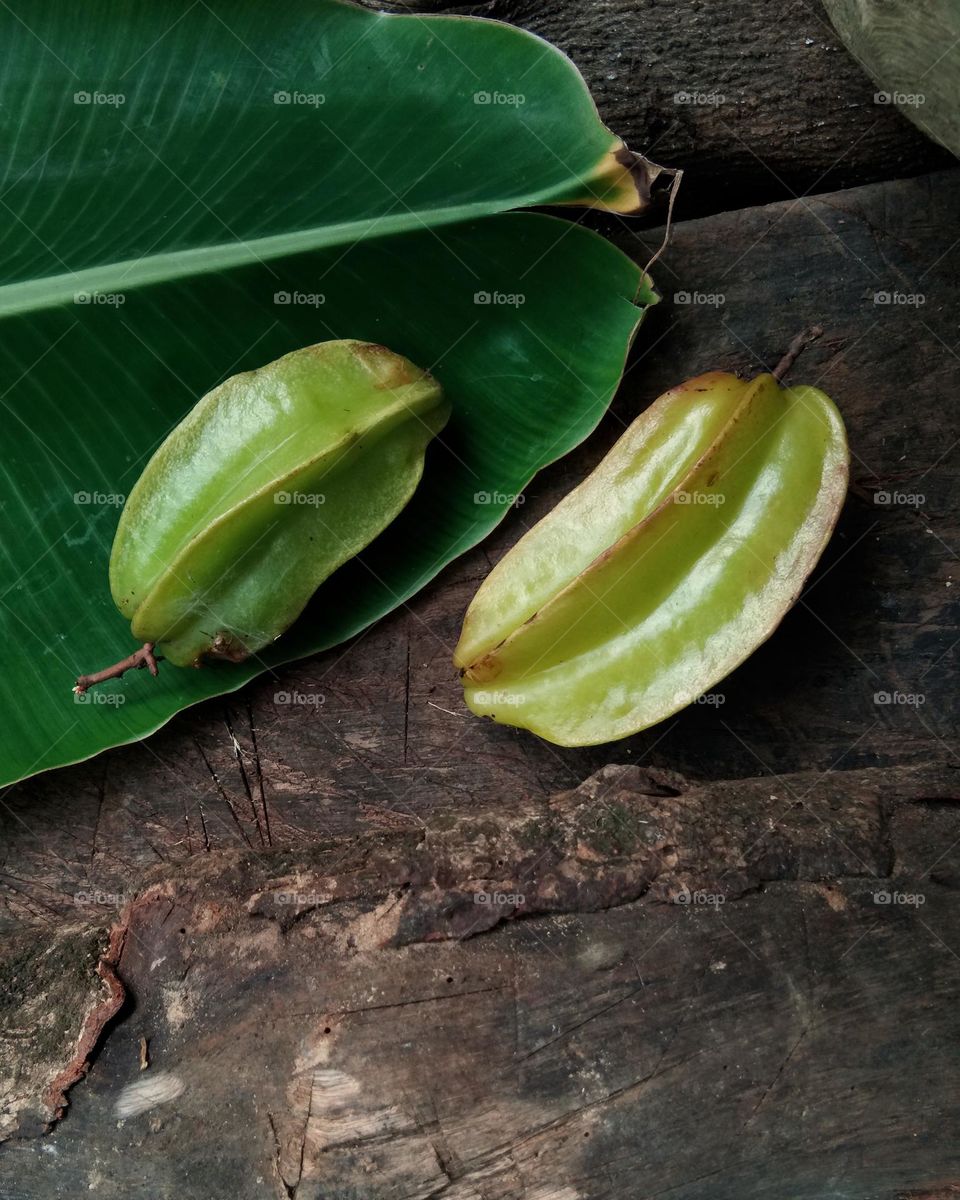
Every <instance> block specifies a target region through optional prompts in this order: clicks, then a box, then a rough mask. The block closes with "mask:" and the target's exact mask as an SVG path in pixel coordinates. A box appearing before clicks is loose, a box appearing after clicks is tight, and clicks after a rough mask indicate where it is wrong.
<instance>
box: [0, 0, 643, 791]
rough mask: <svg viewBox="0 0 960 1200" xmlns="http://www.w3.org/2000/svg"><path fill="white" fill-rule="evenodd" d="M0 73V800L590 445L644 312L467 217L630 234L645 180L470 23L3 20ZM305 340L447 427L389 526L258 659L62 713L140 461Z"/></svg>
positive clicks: (404, 561)
mask: <svg viewBox="0 0 960 1200" xmlns="http://www.w3.org/2000/svg"><path fill="white" fill-rule="evenodd" d="M0 61H2V63H3V68H2V73H0V145H2V147H3V151H4V154H3V158H4V163H5V172H4V177H3V182H2V184H0V207H2V209H3V213H4V216H5V218H6V220H5V222H4V233H3V235H2V236H3V242H4V251H5V253H4V257H3V265H2V268H0V270H2V274H0V403H2V408H3V410H4V420H5V438H4V452H3V455H2V482H0V558H2V561H3V564H4V573H3V582H2V584H0V636H2V645H3V652H2V676H0V698H2V705H3V711H4V721H3V723H2V726H0V783H6V782H12V781H14V780H16V779H20V778H23V777H25V776H27V775H30V774H33V773H36V772H39V771H42V770H46V769H49V768H51V767H55V766H60V765H63V764H66V763H69V762H74V761H78V760H80V759H83V758H86V757H89V756H91V755H93V754H96V753H98V752H99V751H100V750H102V749H105V748H107V747H109V746H114V745H118V744H120V743H123V742H127V741H131V740H134V739H137V738H140V737H143V736H144V735H146V734H147V733H149V732H151V731H152V730H154V729H156V728H157V727H159V726H160V725H161V724H163V723H164V722H165V721H166V720H168V719H169V718H170V717H171V716H172V715H173V714H174V713H176V712H177V711H179V710H180V709H182V708H184V707H185V706H187V705H190V704H193V703H195V702H197V701H199V700H202V699H204V698H206V697H209V696H213V695H217V694H221V693H224V692H227V691H230V690H233V689H235V688H237V687H239V686H241V685H242V684H243V683H244V682H245V681H247V680H248V679H250V678H251V677H252V676H254V675H255V674H257V673H258V672H259V671H261V670H263V669H264V667H265V666H269V665H274V664H277V663H280V662H283V661H288V660H290V659H293V658H296V657H299V656H302V655H305V654H309V653H312V652H314V651H316V650H320V649H322V648H325V647H328V646H331V645H334V644H336V643H337V642H339V641H341V640H343V639H344V638H347V637H349V636H351V635H353V634H354V633H356V632H358V631H360V630H361V629H363V628H364V627H366V626H367V625H368V624H369V623H370V622H371V621H374V620H376V619H377V618H378V617H380V616H382V615H383V614H384V613H386V612H388V611H389V610H390V609H392V608H394V607H395V606H396V605H397V604H399V603H401V602H403V601H404V600H405V599H406V598H408V597H409V596H411V595H413V593H414V592H415V591H416V590H417V589H418V588H420V587H422V586H423V585H424V584H425V583H426V582H427V581H428V580H430V579H431V578H432V577H433V576H435V575H436V574H437V572H438V571H439V570H441V568H442V567H443V566H444V565H445V564H446V563H448V562H449V561H450V560H451V559H452V558H454V557H455V556H456V555H458V554H460V553H462V552H463V551H465V550H466V549H468V548H469V547H470V546H472V545H474V544H476V543H477V542H478V541H480V540H481V539H482V538H483V537H484V536H485V535H486V534H487V533H488V532H489V531H490V530H491V529H492V528H493V527H494V525H495V524H496V523H497V521H498V520H500V519H501V517H502V516H503V514H504V512H505V511H506V509H507V508H508V507H509V500H508V497H510V496H511V495H513V494H514V493H517V492H519V491H521V490H522V488H523V487H524V486H525V484H526V483H527V481H528V480H529V479H530V477H531V476H532V475H533V474H534V472H536V471H537V470H539V469H540V468H541V467H542V466H544V465H545V464H547V463H548V462H550V461H552V460H553V459H555V458H557V457H559V456H561V455H562V454H564V453H566V452H567V451H568V450H569V449H570V448H571V447H573V446H574V445H576V444H577V443H578V442H579V441H580V440H582V438H583V437H585V436H586V435H587V434H588V433H589V432H590V430H591V429H592V428H593V427H594V426H595V424H596V423H597V421H598V420H599V418H600V416H601V415H602V413H603V411H604V409H605V408H606V406H607V404H608V403H609V400H610V398H611V396H612V394H613V391H614V389H615V387H616V384H617V381H618V378H619V375H620V373H621V371H622V367H623V361H624V357H625V354H626V350H627V347H628V345H629V342H630V340H631V338H632V336H633V333H634V331H635V329H636V326H637V324H638V321H639V319H640V317H641V315H642V312H643V308H644V306H645V305H646V304H648V303H650V302H651V301H652V300H653V299H654V298H655V297H654V296H653V295H652V293H651V292H650V291H649V288H648V286H647V283H646V281H645V280H643V279H642V278H641V275H640V272H639V271H638V269H637V268H636V267H635V266H634V265H633V264H632V263H630V262H629V260H627V259H626V258H625V257H624V256H622V255H621V254H620V253H619V252H618V251H616V250H615V249H614V248H612V247H611V246H609V245H607V244H606V243H605V242H603V241H602V239H600V238H598V237H596V236H595V235H593V234H590V233H588V232H587V231H585V230H583V229H580V228H577V227H575V226H571V225H569V224H567V223H565V222H558V221H556V220H555V219H553V218H547V217H542V216H534V215H531V214H516V215H506V216H491V215H489V214H495V213H498V212H500V211H502V210H504V209H507V208H510V207H514V206H525V205H531V204H539V203H544V202H558V203H585V204H592V205H596V206H600V207H610V208H612V209H615V210H616V211H621V212H628V211H637V210H639V209H641V208H643V207H644V206H645V204H646V203H647V202H648V200H649V193H650V189H651V187H652V186H653V185H654V184H655V183H656V181H657V177H658V174H659V173H660V169H659V168H657V167H655V166H653V164H650V163H648V162H646V160H644V159H642V158H640V157H639V156H637V155H632V154H631V153H630V152H629V151H627V150H626V149H625V147H624V146H623V144H622V143H621V142H620V141H619V140H618V139H617V138H615V137H614V135H613V134H612V133H610V131H609V130H607V129H606V128H605V127H604V126H603V125H602V124H601V123H600V121H599V118H598V116H597V113H596V109H595V108H594V106H593V103H592V101H591V99H590V97H589V94H588V92H587V90H586V87H585V85H584V83H583V80H582V79H581V78H580V76H579V74H578V73H577V72H576V69H575V68H574V67H573V66H572V64H571V63H570V62H569V61H568V60H567V59H566V58H564V57H563V55H561V54H560V53H559V52H557V51H556V50H554V49H553V48H552V47H550V46H548V45H547V44H546V43H544V42H542V41H540V40H539V39H537V38H534V37H532V36H530V35H528V34H525V33H523V32H521V31H518V30H516V29H512V28H510V27H508V26H505V25H500V24H498V23H496V22H486V21H476V20H472V19H466V18H454V17H435V18H422V17H416V16H384V15H382V14H377V13H373V12H369V11H366V10H362V9H356V8H353V7H349V6H346V5H343V4H340V3H337V2H333V0H280V2H279V3H271V4H264V3H263V2H262V0H232V2H231V3H226V0H201V2H200V3H196V2H195V0H179V2H176V3H174V2H173V0H152V2H151V3H150V4H143V5H132V4H130V3H128V2H126V0H123V2H121V0H90V2H89V3H85V4H83V5H73V6H69V5H64V4H62V3H54V0H30V2H18V0H13V3H11V4H4V5H2V6H0ZM478 216H484V218H485V219H484V220H483V221H477V220H476V218H477V217H478ZM454 222H459V223H457V224H454ZM339 337H351V338H366V339H369V340H372V341H378V342H382V343H384V344H385V345H388V346H390V347H391V349H394V350H396V351H398V352H400V353H402V354H405V355H407V356H408V357H409V358H411V359H412V360H413V361H414V362H416V363H418V364H419V365H422V366H424V367H427V368H429V369H431V370H433V372H434V373H435V375H436V376H437V377H438V379H439V380H440V382H441V383H442V384H443V385H444V387H445V388H446V390H447V392H448V394H449V396H450V398H451V400H452V402H453V409H454V415H453V418H452V420H451V422H450V425H449V426H448V428H447V430H446V431H445V432H444V435H443V437H442V439H441V440H440V441H438V443H437V444H436V445H434V446H433V447H431V450H430V453H429V455H428V460H427V468H426V472H425V476H424V479H423V481H422V484H421V486H420V488H419V489H418V491H417V493H416V496H415V498H414V500H413V502H412V503H411V504H410V506H409V507H408V508H407V509H406V510H405V511H404V512H403V514H402V515H401V517H400V518H399V519H398V521H397V522H396V523H395V524H394V525H393V526H391V528H390V530H388V533H387V535H386V536H384V537H382V538H381V539H379V540H378V541H377V542H375V543H374V544H373V545H372V546H371V547H370V548H369V550H368V551H367V552H366V553H365V554H364V556H363V558H362V560H359V561H357V562H355V563H352V564H350V565H349V566H348V567H346V568H344V569H342V570H341V571H339V572H337V574H336V575H335V576H334V577H333V578H332V579H331V580H330V581H329V582H328V583H327V584H326V585H324V587H323V588H322V589H321V591H320V592H319V593H318V595H317V597H316V599H315V601H314V603H313V604H312V605H311V607H310V608H309V609H308V611H307V612H306V613H305V614H304V616H303V617H302V618H301V620H300V621H299V622H298V624H297V625H296V626H295V627H294V629H293V630H291V631H290V632H289V633H288V634H287V635H286V636H285V637H283V638H282V639H281V640H280V641H279V642H278V643H277V644H276V647H275V649H274V651H273V652H272V653H271V654H270V655H268V656H265V657H264V658H263V659H259V660H256V659H255V660H251V661H250V662H248V663H246V664H244V665H243V666H240V667H236V666H232V667H231V666H228V665H226V664H224V665H222V666H221V665H217V666H214V667H211V668H208V669H205V670H202V671H187V670H175V669H173V668H171V667H170V666H169V665H166V666H163V667H162V668H161V675H160V678H159V679H157V680H153V679H151V678H149V677H148V676H147V674H146V672H137V673H134V674H131V675H128V676H126V677H125V678H124V679H123V680H122V681H116V682H114V683H111V684H108V685H106V686H104V687H103V688H98V689H94V690H93V691H91V692H90V693H88V695H87V696H86V697H85V698H84V702H83V703H80V702H77V701H76V700H75V698H74V696H73V695H72V693H71V684H72V681H73V679H74V677H75V676H76V675H77V674H78V673H80V672H82V671H86V670H92V669H96V668H97V667H100V666H104V665H106V664H107V663H109V662H112V661H114V660H116V659H117V658H118V657H121V656H122V655H123V654H125V653H128V652H129V651H130V650H132V649H133V644H132V640H131V636H130V633H129V630H128V628H127V626H126V623H125V622H124V621H123V620H122V618H121V617H120V616H119V614H118V613H117V612H116V610H115V609H114V607H113V604H112V601H111V599H110V596H109V592H108V587H107V562H108V558H109V551H110V545H111V541H112V537H113V532H114V529H115V527H116V523H117V518H118V515H119V505H120V504H121V503H122V497H123V496H124V495H125V494H126V492H128V491H129V490H130V488H131V487H132V485H133V483H134V481H135V480H136V478H137V476H138V475H139V473H140V471H141V470H142V468H143V466H144V465H145V463H146V461H147V459H148V458H149V456H150V454H151V453H152V451H153V449H155V447H156V445H157V444H158V443H159V441H160V440H162V438H163V437H164V436H165V434H166V433H167V432H168V431H169V429H170V428H171V426H172V425H173V424H174V423H175V422H177V421H178V420H179V419H180V418H181V417H182V416H183V415H184V413H185V412H186V411H188V410H189V408H190V407H191V406H192V405H193V404H194V403H195V402H196V400H197V399H198V398H199V397H200V396H201V395H202V394H203V393H205V392H206V391H208V390H209V389H210V388H211V387H213V386H215V385H216V384H217V383H219V382H220V381H222V380H223V379H224V378H225V377H226V376H228V375H230V374H233V373H235V372H237V371H241V370H247V369H250V368H253V367H256V366H259V365H262V364H263V363H265V362H267V361H269V360H271V359H273V358H276V357H278V356H279V355H281V354H284V353H286V352H287V351H289V350H291V349H294V348H296V347H298V346H302V345H306V344H309V343H311V342H316V341H321V340H324V339H326V338H339Z"/></svg>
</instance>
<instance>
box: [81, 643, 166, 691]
mask: <svg viewBox="0 0 960 1200" xmlns="http://www.w3.org/2000/svg"><path fill="white" fill-rule="evenodd" d="M153 646H154V643H153V642H144V643H143V645H142V646H141V647H140V649H139V650H135V651H134V652H133V654H131V655H129V656H128V657H127V658H122V659H121V660H120V661H119V662H117V663H114V664H113V666H112V667H105V668H104V669H103V670H102V671H94V672H93V674H92V675H81V676H80V678H79V679H78V680H77V682H76V684H75V685H74V689H73V690H74V691H75V692H76V693H77V695H78V696H82V695H83V693H84V692H85V691H86V690H87V688H89V687H93V685H94V684H96V683H103V682H104V680H107V679H119V678H120V676H121V675H122V674H123V673H124V671H139V670H142V669H143V668H144V667H146V668H147V670H148V671H149V672H150V674H151V675H156V674H157V670H158V668H157V658H156V655H155V654H154V653H153Z"/></svg>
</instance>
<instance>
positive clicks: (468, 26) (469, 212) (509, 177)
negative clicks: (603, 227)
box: [0, 0, 660, 310]
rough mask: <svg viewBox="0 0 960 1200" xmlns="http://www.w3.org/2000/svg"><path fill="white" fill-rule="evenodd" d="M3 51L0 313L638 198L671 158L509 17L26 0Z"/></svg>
mask: <svg viewBox="0 0 960 1200" xmlns="http://www.w3.org/2000/svg"><path fill="white" fill-rule="evenodd" d="M0 62H2V69H0V146H2V148H3V160H4V162H5V165H6V169H5V172H4V176H3V181H2V185H0V197H2V205H3V209H4V212H5V215H6V217H7V220H6V221H5V222H4V223H5V225H6V230H5V235H4V237H3V245H4V252H3V268H2V275H0V284H10V283H16V284H17V285H18V286H17V287H16V288H15V289H12V290H10V291H8V290H7V289H6V288H3V289H2V291H0V309H7V310H9V309H11V308H23V307H25V306H28V305H42V304H44V303H48V302H49V301H50V300H51V299H53V298H55V297H56V296H57V295H66V294H69V295H70V296H71V297H72V296H73V294H74V292H77V291H83V290H87V291H95V290H98V289H100V290H103V289H106V288H114V289H115V288H117V287H118V278H122V279H123V283H124V285H126V286H134V285H136V284H138V283H140V282H149V281H151V280H166V279H169V278H171V277H172V275H174V274H176V273H179V274H186V273H191V272H194V271H197V270H209V269H220V268H223V267H226V266H230V265H232V264H234V263H244V262H255V261H266V260H269V259H270V258H273V257H276V256H277V255H279V254H289V253H293V252H295V251H297V250H301V249H310V248H313V247H317V246H324V245H335V244H344V243H349V242H353V241H356V240H358V239H360V238H364V237H368V236H370V235H372V234H387V233H392V232H397V231H400V230H404V229H422V228H424V226H430V227H435V226H438V225H441V224H445V223H449V222H452V221H460V220H464V219H468V218H472V217H478V216H481V215H484V214H487V213H494V212H502V211H504V210H506V209H509V208H517V207H524V206H530V205H534V204H542V203H560V202H562V203H587V204H591V205H596V206H600V207H611V208H614V209H616V210H617V211H620V212H629V211H635V210H637V209H639V208H642V207H643V206H644V204H645V203H646V201H647V199H648V198H649V189H650V187H651V186H652V184H653V182H655V180H656V178H657V176H658V174H659V173H660V169H659V168H656V167H654V166H653V165H652V164H650V163H647V162H646V160H644V159H642V158H641V157H640V156H639V155H633V154H631V153H630V152H629V151H627V150H626V149H625V148H624V146H623V143H622V142H621V141H620V140H619V139H618V138H616V137H615V136H614V135H613V134H612V133H611V132H610V130H608V129H607V128H606V127H605V126H604V125H602V124H601V122H600V119H599V117H598V115H597V111H596V108H595V106H594V104H593V101H592V100H591V98H590V94H589V92H588V91H587V88H586V85H585V83H584V81H583V79H582V78H581V76H580V75H579V73H578V72H577V70H576V68H575V67H574V65H573V63H571V62H570V60H569V59H567V58H566V57H565V56H564V55H563V54H561V53H560V52H559V51H558V50H556V49H554V48H553V47H552V46H550V45H548V44H547V43H546V42H543V41H541V40H540V39H539V38H536V37H534V36H533V35H532V34H528V33H525V32H523V31H522V30H519V29H515V28H512V27H511V26H508V25H503V24H500V23H498V22H495V21H483V20H476V19H468V18H464V17H428V18H427V17H418V16H410V15H407V16H390V15H385V14H382V13H375V12H371V11H368V10H366V9H360V8H354V7H352V6H349V5H346V4H342V3H338V2H336V0H271V2H270V3H264V2H263V0H201V2H198V0H150V3H148V4H133V3H130V2H129V0H85V2H84V3H83V4H75V5H67V4H64V3H63V2H62V0H27V2H24V0H19V2H18V0H13V3H12V4H3V5H2V6H0ZM98 268H99V269H98Z"/></svg>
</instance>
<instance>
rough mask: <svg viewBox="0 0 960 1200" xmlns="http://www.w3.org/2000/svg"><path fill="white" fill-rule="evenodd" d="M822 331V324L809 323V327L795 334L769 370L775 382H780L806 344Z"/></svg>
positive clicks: (814, 339) (813, 340)
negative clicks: (778, 359)
mask: <svg viewBox="0 0 960 1200" xmlns="http://www.w3.org/2000/svg"><path fill="white" fill-rule="evenodd" d="M822 333H823V326H822V325H811V326H810V328H809V329H804V330H803V332H802V333H798V334H797V336H796V337H795V338H794V339H793V341H792V342H791V343H790V345H789V346H788V347H787V352H786V354H785V355H784V356H783V358H781V359H780V361H779V362H778V363H777V365H776V366H775V367H774V368H773V371H772V372H771V374H772V375H773V377H774V379H775V380H776V381H777V383H780V381H781V380H782V379H783V377H784V375H786V373H787V372H788V371H789V370H790V368H791V367H792V366H793V364H794V363H795V362H796V361H797V359H798V358H799V357H800V355H801V354H802V353H803V351H804V350H806V348H807V346H809V345H810V343H811V342H815V341H816V340H817V338H818V337H820V336H821V334H822Z"/></svg>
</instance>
